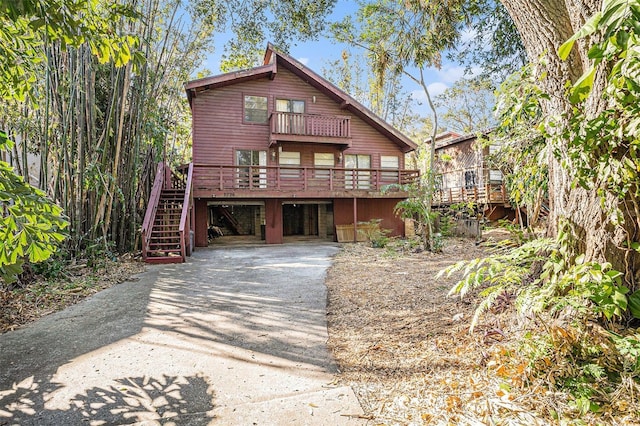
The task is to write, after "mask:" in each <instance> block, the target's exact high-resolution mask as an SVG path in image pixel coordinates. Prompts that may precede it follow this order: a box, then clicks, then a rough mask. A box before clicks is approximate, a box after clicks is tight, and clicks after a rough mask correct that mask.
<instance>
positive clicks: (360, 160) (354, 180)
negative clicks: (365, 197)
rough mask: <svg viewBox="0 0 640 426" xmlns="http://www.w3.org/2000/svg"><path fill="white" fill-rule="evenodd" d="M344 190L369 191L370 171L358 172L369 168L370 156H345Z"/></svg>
mask: <svg viewBox="0 0 640 426" xmlns="http://www.w3.org/2000/svg"><path fill="white" fill-rule="evenodd" d="M344 168H345V169H347V170H346V171H345V188H346V189H370V188H371V171H370V170H358V169H370V168H371V156H370V155H364V154H347V155H345V156H344Z"/></svg>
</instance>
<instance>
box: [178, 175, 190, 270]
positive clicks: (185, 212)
mask: <svg viewBox="0 0 640 426" xmlns="http://www.w3.org/2000/svg"><path fill="white" fill-rule="evenodd" d="M192 181H193V163H190V164H189V170H188V172H187V181H186V183H185V189H184V201H183V202H182V214H181V215H180V228H179V230H180V241H181V242H182V244H180V254H181V255H182V261H183V262H184V261H185V260H186V256H187V250H186V247H187V244H189V245H191V235H190V234H191V229H190V226H189V221H188V217H189V209H190V208H191V186H192ZM185 231H186V232H185ZM188 252H189V253H191V250H190V249H189V251H188Z"/></svg>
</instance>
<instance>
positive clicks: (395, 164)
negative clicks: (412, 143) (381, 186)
mask: <svg viewBox="0 0 640 426" xmlns="http://www.w3.org/2000/svg"><path fill="white" fill-rule="evenodd" d="M380 167H381V168H382V169H389V170H394V171H383V172H382V173H381V179H380V180H381V181H382V182H383V183H385V184H390V183H399V182H398V170H400V159H399V158H398V157H397V156H395V155H381V156H380Z"/></svg>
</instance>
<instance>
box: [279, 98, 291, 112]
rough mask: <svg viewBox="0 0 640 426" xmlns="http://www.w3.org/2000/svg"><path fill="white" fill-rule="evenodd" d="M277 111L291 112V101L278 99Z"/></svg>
mask: <svg viewBox="0 0 640 426" xmlns="http://www.w3.org/2000/svg"><path fill="white" fill-rule="evenodd" d="M276 111H278V112H291V103H290V102H289V99H276Z"/></svg>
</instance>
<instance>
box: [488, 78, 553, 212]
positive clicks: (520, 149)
mask: <svg viewBox="0 0 640 426" xmlns="http://www.w3.org/2000/svg"><path fill="white" fill-rule="evenodd" d="M548 98H549V97H548V95H546V94H544V93H543V92H542V90H541V89H540V88H539V87H538V84H537V81H536V80H535V79H534V77H533V72H532V69H531V66H527V67H524V68H522V69H521V70H520V71H519V72H517V73H515V74H513V75H511V76H510V77H509V78H508V79H507V80H505V82H504V83H502V85H501V86H500V90H499V91H498V94H497V103H496V111H495V112H496V115H497V117H498V121H499V125H498V127H497V128H496V129H495V131H494V132H492V133H491V134H490V135H489V138H488V140H486V141H484V142H483V143H484V145H485V146H488V147H489V148H490V154H489V156H488V158H487V161H488V164H489V166H490V167H492V168H495V169H499V170H500V171H501V172H502V175H503V176H504V179H505V185H506V189H507V193H508V194H509V199H510V200H511V202H512V203H513V204H514V205H516V206H522V207H526V208H527V213H528V214H530V215H532V214H533V213H535V212H536V211H539V210H540V209H541V208H542V203H543V201H544V200H545V199H546V197H547V191H548V180H549V177H548V166H547V146H546V140H545V138H544V137H543V134H542V132H541V131H540V125H541V123H542V122H543V121H544V115H543V112H542V108H541V105H540V102H541V100H544V99H548ZM536 220H537V217H530V220H529V223H530V224H535V221H536Z"/></svg>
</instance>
